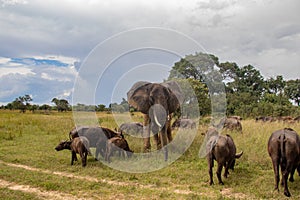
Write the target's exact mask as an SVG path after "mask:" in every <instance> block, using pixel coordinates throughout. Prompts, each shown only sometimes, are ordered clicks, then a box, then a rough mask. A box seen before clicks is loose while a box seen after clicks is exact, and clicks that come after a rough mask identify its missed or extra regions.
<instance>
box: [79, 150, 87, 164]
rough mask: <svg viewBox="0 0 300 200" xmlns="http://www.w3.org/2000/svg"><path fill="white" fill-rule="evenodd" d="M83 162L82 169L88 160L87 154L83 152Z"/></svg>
mask: <svg viewBox="0 0 300 200" xmlns="http://www.w3.org/2000/svg"><path fill="white" fill-rule="evenodd" d="M80 156H81V161H82V167H85V166H86V159H87V152H81V154H80Z"/></svg>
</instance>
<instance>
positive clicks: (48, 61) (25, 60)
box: [11, 58, 68, 67]
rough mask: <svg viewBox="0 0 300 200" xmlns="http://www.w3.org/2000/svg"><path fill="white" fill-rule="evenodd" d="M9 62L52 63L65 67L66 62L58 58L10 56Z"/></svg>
mask: <svg viewBox="0 0 300 200" xmlns="http://www.w3.org/2000/svg"><path fill="white" fill-rule="evenodd" d="M11 62H13V63H19V64H25V65H53V66H57V67H67V66H68V64H67V63H63V62H61V61H58V60H50V59H36V58H11Z"/></svg>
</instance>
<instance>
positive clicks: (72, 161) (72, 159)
mask: <svg viewBox="0 0 300 200" xmlns="http://www.w3.org/2000/svg"><path fill="white" fill-rule="evenodd" d="M75 159H76V160H77V157H76V153H75V152H74V151H72V158H71V165H73V163H74V160H75Z"/></svg>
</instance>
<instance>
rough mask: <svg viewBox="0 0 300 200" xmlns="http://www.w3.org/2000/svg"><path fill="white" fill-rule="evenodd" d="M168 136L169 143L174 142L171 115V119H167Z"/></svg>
mask: <svg viewBox="0 0 300 200" xmlns="http://www.w3.org/2000/svg"><path fill="white" fill-rule="evenodd" d="M167 127H168V128H167V136H168V140H169V143H170V142H172V140H173V138H172V130H171V117H170V119H169V120H168V121H167Z"/></svg>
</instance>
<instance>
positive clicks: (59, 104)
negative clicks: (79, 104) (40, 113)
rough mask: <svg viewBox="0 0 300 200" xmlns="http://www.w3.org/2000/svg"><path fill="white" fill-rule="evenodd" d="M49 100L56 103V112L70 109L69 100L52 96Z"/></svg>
mask: <svg viewBox="0 0 300 200" xmlns="http://www.w3.org/2000/svg"><path fill="white" fill-rule="evenodd" d="M51 102H52V103H54V104H55V105H56V109H57V111H58V112H63V111H68V110H69V109H70V107H69V102H68V101H67V100H65V99H57V98H53V99H52V101H51Z"/></svg>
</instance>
